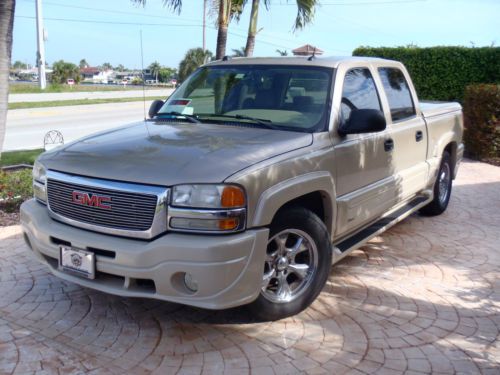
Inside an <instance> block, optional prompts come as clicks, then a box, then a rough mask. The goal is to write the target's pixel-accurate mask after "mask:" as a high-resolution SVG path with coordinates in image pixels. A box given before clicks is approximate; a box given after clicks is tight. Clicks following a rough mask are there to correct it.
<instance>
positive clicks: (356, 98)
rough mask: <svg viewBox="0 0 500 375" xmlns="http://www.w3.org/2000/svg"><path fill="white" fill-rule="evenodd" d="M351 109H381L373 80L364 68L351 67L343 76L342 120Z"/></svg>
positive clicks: (344, 119) (347, 116)
mask: <svg viewBox="0 0 500 375" xmlns="http://www.w3.org/2000/svg"><path fill="white" fill-rule="evenodd" d="M353 109H378V110H380V109H381V107H380V101H379V98H378V93H377V88H376V87H375V82H374V81H373V77H372V75H371V73H370V71H369V70H368V69H366V68H356V69H352V70H350V71H348V72H347V74H346V76H345V78H344V87H343V89H342V102H341V116H342V122H345V121H347V119H348V118H349V115H350V114H351V111H352V110H353Z"/></svg>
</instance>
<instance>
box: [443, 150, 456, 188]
mask: <svg viewBox="0 0 500 375" xmlns="http://www.w3.org/2000/svg"><path fill="white" fill-rule="evenodd" d="M444 151H447V152H448V153H449V154H450V159H451V173H452V176H453V179H454V178H455V164H456V163H457V143H456V142H450V143H448V144H447V145H446V147H445V148H444Z"/></svg>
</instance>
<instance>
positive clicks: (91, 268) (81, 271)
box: [59, 246, 95, 279]
mask: <svg viewBox="0 0 500 375" xmlns="http://www.w3.org/2000/svg"><path fill="white" fill-rule="evenodd" d="M59 249H60V254H59V267H60V268H61V269H62V270H63V271H67V272H71V273H75V274H77V275H79V276H83V277H86V278H88V279H94V278H95V254H94V253H92V252H90V251H86V250H81V249H74V248H71V247H66V246H61V247H60V248H59Z"/></svg>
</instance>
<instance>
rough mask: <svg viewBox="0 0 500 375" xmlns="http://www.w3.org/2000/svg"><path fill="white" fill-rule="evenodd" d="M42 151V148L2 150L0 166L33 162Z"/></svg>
mask: <svg viewBox="0 0 500 375" xmlns="http://www.w3.org/2000/svg"><path fill="white" fill-rule="evenodd" d="M42 152H43V149H42V148H40V149H37V150H21V151H7V152H2V157H1V158H0V167H5V166H7V165H15V164H33V163H34V162H35V159H36V158H37V156H38V155H40V154H41V153H42Z"/></svg>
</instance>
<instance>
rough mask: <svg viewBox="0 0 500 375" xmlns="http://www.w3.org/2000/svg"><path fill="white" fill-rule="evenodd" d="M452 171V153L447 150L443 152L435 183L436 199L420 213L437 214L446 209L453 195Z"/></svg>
mask: <svg viewBox="0 0 500 375" xmlns="http://www.w3.org/2000/svg"><path fill="white" fill-rule="evenodd" d="M451 171H452V169H451V157H450V154H449V153H448V152H447V151H445V152H444V153H443V158H442V160H441V165H440V167H439V172H438V176H437V178H436V182H435V183H434V199H433V200H432V201H431V202H430V203H429V204H428V205H426V206H425V207H422V208H421V209H420V213H422V214H423V215H427V216H436V215H441V214H442V213H443V212H444V211H446V208H447V207H448V203H449V201H450V196H451V182H452V174H451Z"/></svg>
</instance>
